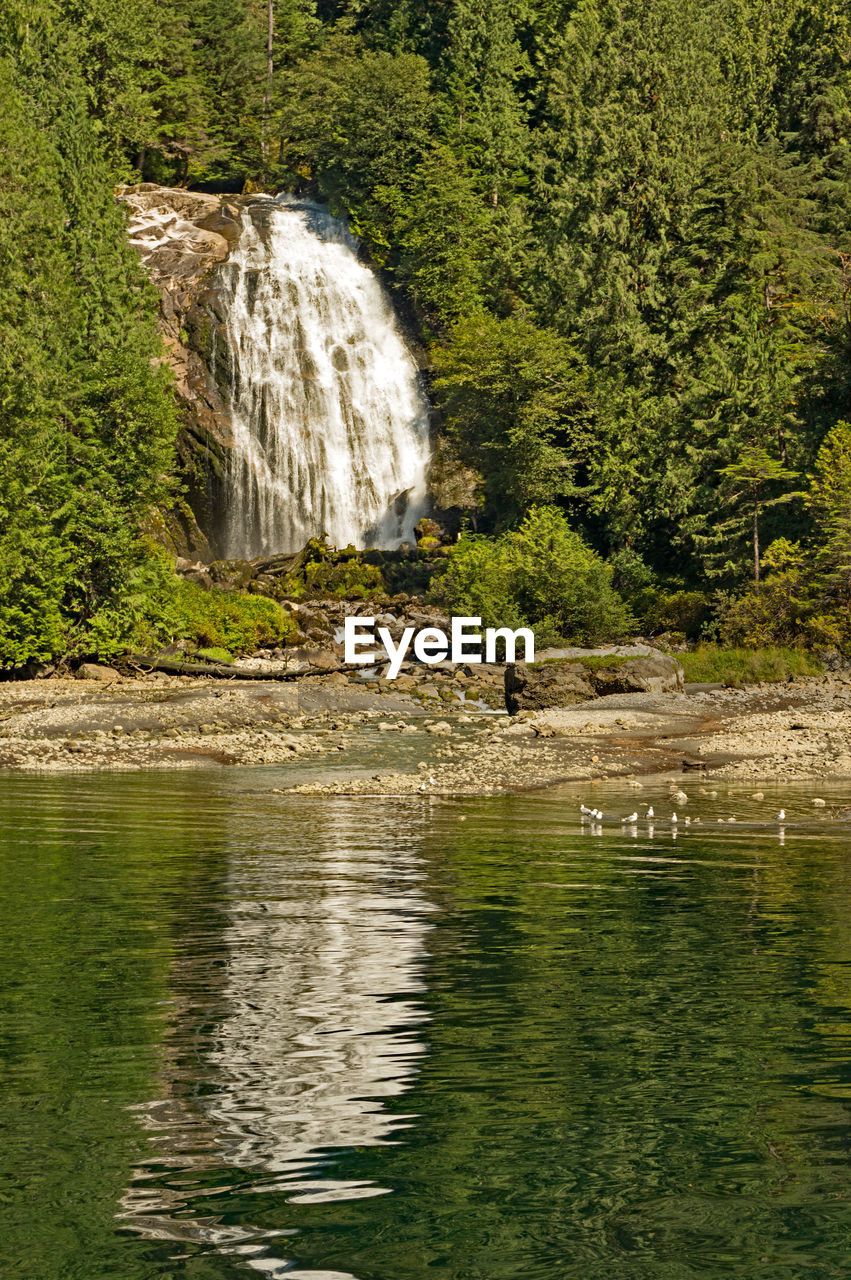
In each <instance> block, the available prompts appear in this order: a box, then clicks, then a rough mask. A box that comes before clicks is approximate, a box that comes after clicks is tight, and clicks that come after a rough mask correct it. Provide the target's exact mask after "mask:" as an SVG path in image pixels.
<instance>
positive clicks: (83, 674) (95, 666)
mask: <svg viewBox="0 0 851 1280" xmlns="http://www.w3.org/2000/svg"><path fill="white" fill-rule="evenodd" d="M76 675H77V679H78V680H98V681H99V682H100V683H101V684H112V681H113V680H118V679H119V675H118V672H117V671H115V670H114V668H112V667H102V666H101V665H100V663H99V662H83V663H81V665H80V666H79V667H78V668H77V672H76Z"/></svg>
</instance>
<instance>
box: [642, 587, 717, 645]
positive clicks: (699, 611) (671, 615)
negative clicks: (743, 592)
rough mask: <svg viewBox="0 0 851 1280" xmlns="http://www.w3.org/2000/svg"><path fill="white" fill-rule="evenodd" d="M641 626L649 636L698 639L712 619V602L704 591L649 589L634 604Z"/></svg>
mask: <svg viewBox="0 0 851 1280" xmlns="http://www.w3.org/2000/svg"><path fill="white" fill-rule="evenodd" d="M631 603H632V607H633V609H634V610H635V613H636V616H637V618H638V622H639V626H640V627H641V629H642V631H644V632H646V634H647V635H651V636H653V635H660V634H661V633H662V632H663V631H678V632H682V634H683V635H684V636H687V637H688V638H689V639H690V640H693V639H696V638H697V637H698V636H699V635H700V633H701V631H702V629H703V627H704V625H705V623H706V622H707V620H708V619H709V614H710V606H709V601H708V600H707V598H706V596H705V595H704V594H703V592H702V591H666V590H664V589H663V588H650V589H649V590H646V591H642V592H641V593H640V594H639V595H638V596H637V597H636V598H635V599H634V600H633V601H632V602H631Z"/></svg>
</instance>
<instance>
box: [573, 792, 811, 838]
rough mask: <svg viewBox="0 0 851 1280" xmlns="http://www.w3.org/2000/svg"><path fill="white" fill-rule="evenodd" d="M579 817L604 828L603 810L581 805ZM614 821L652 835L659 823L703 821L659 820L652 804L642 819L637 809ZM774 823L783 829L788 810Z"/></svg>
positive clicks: (679, 799) (680, 797)
mask: <svg viewBox="0 0 851 1280" xmlns="http://www.w3.org/2000/svg"><path fill="white" fill-rule="evenodd" d="M671 799H672V800H673V801H674V803H676V804H680V805H683V804H685V803H686V801H687V800H688V796H687V795H686V794H685V792H683V791H677V792H675V793H674V795H673V796H672V797H671ZM579 817H580V821H581V822H582V825H583V826H585V825H586V824H590V826H591V827H592V828H594V827H598V826H599V827H602V824H603V811H602V809H589V808H588V806H587V805H585V804H581V805H580V806H579ZM614 821H615V822H619V823H620V825H621V826H622V827H637V826H638V824H639V822H644V823H646V824H647V829H648V834H649V835H652V834H653V828H654V826H655V825H656V824H657V823H659V824H663V825H668V826H671V827H675V828H676V827H678V826H679V825H680V822H682V825H683V826H685V827H688V826H691V825H695V826H697V825H699V824H700V823H701V821H702V820H701V819H700V818H691V817H688V816H686V817H684V818H682V819H680V818H678V817H677V813H676V810H674V811H672V813H671V815H670V817H668V818H657V817H656V814H655V812H654V809H653V806H652V804H651V805H648V807H647V811H646V812H645V813H644V814H643V815H642V816H641V817H639V814H638V810H637V809H636V810H634V811H633V812H632V813H629V814H627V816H626V817H625V818H620V819H617V818H615V819H614ZM736 821H737V820H736V818H717V819H716V822H736ZM774 821H775V823H776V824H777V825H778V826H779V827H781V828H782V826H783V824H784V822H785V821H786V810H785V809H781V810H780V812H779V813H776V814H775V815H774Z"/></svg>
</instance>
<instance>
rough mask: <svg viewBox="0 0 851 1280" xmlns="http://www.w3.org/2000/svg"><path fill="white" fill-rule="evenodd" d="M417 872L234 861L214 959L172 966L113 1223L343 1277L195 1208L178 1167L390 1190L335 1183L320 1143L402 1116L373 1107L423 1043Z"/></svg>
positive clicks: (329, 1194) (308, 1189)
mask: <svg viewBox="0 0 851 1280" xmlns="http://www.w3.org/2000/svg"><path fill="white" fill-rule="evenodd" d="M419 878H420V870H419V860H418V859H417V858H415V857H414V856H412V855H410V854H393V853H391V852H389V851H388V850H386V849H375V850H364V849H359V850H357V851H356V852H355V851H350V852H337V853H334V852H333V851H331V850H328V851H326V853H325V854H324V855H322V854H319V853H318V852H317V850H316V849H313V850H311V857H310V858H308V857H307V856H304V857H300V856H298V855H295V854H282V853H280V852H275V853H273V852H270V851H268V850H262V851H258V852H255V853H249V852H240V853H236V854H234V855H233V856H232V858H231V863H230V870H229V874H228V878H227V884H226V887H225V897H226V919H225V921H224V929H223V931H222V932H221V933H220V935H219V937H220V944H221V945H223V946H224V964H222V957H216V956H214V955H210V954H206V955H205V954H201V955H198V956H190V957H188V958H186V959H185V960H184V961H182V962H181V965H180V966H179V967H178V971H176V973H175V983H174V985H175V989H176V1004H177V1007H178V1009H179V1010H180V1011H181V1012H180V1013H179V1014H178V1018H177V1025H176V1026H175V1027H174V1032H173V1037H172V1039H173V1042H174V1048H173V1049H172V1050H171V1051H170V1053H169V1059H170V1060H169V1062H168V1065H167V1066H166V1068H165V1071H164V1081H163V1085H164V1094H165V1095H166V1096H164V1097H162V1098H160V1099H158V1100H155V1101H152V1102H150V1103H148V1104H145V1105H143V1106H141V1107H139V1108H138V1109H137V1112H138V1115H139V1119H140V1121H141V1122H142V1124H143V1126H144V1128H145V1129H146V1130H147V1132H148V1134H149V1137H150V1141H151V1146H152V1153H151V1158H150V1159H149V1160H147V1161H146V1163H145V1166H144V1167H143V1168H139V1169H137V1170H136V1171H135V1177H134V1183H133V1185H132V1186H131V1188H130V1189H128V1191H127V1193H126V1195H125V1197H124V1199H123V1213H122V1218H123V1220H124V1223H125V1225H126V1226H128V1227H130V1228H131V1229H132V1230H134V1231H136V1232H138V1233H140V1234H141V1235H143V1236H146V1237H147V1238H149V1239H167V1240H173V1241H185V1242H187V1243H189V1242H193V1243H195V1244H197V1243H199V1242H200V1243H204V1244H206V1245H208V1246H213V1247H214V1248H215V1249H216V1250H217V1251H219V1252H225V1253H229V1254H238V1255H239V1256H240V1257H241V1259H242V1261H243V1262H244V1263H246V1264H247V1265H249V1266H253V1267H256V1269H258V1270H260V1271H262V1272H263V1273H264V1274H266V1275H276V1274H278V1273H279V1268H286V1274H287V1275H288V1276H290V1277H292V1276H299V1275H302V1274H304V1275H305V1276H306V1275H308V1274H309V1275H310V1276H311V1278H312V1280H320V1278H321V1277H333V1278H334V1280H336V1278H337V1277H342V1276H343V1273H339V1272H318V1271H315V1270H313V1271H310V1272H309V1273H308V1272H293V1271H292V1270H291V1269H290V1268H291V1267H292V1263H291V1262H288V1261H287V1260H286V1258H283V1257H279V1258H276V1257H270V1254H269V1250H270V1248H274V1245H273V1243H272V1242H273V1239H274V1237H276V1236H280V1235H284V1236H286V1235H289V1234H290V1233H289V1232H288V1231H270V1230H269V1229H268V1228H262V1229H260V1228H258V1229H257V1230H254V1229H252V1228H250V1227H247V1226H245V1225H240V1226H231V1225H226V1224H222V1223H221V1222H219V1221H218V1220H217V1219H216V1218H215V1217H202V1216H199V1215H198V1214H197V1213H195V1212H194V1211H192V1210H191V1209H189V1207H188V1206H189V1203H190V1201H191V1198H192V1196H193V1194H195V1193H196V1192H197V1186H196V1185H194V1184H193V1183H192V1179H191V1176H190V1179H189V1181H187V1173H188V1172H189V1171H190V1170H194V1171H196V1172H197V1173H198V1174H202V1173H203V1171H204V1170H209V1171H219V1172H218V1173H217V1175H216V1181H217V1186H218V1189H219V1190H221V1189H222V1188H221V1185H220V1183H219V1176H220V1173H221V1171H222V1170H223V1169H227V1168H232V1169H233V1170H234V1171H235V1173H237V1175H238V1182H239V1186H240V1189H241V1190H242V1191H246V1190H250V1191H252V1192H268V1191H270V1190H273V1189H276V1190H277V1191H278V1192H279V1193H280V1192H281V1191H283V1192H284V1193H285V1194H286V1197H287V1200H288V1201H289V1202H290V1203H296V1202H298V1203H302V1204H306V1203H322V1202H325V1201H333V1200H351V1199H360V1198H363V1197H368V1196H375V1195H380V1194H383V1193H384V1192H385V1191H386V1190H388V1189H387V1188H384V1187H381V1186H379V1185H377V1184H375V1183H372V1182H353V1181H347V1180H342V1179H335V1178H334V1177H333V1174H332V1173H331V1169H332V1168H333V1154H332V1153H333V1151H334V1150H335V1149H340V1148H350V1147H355V1146H357V1147H365V1146H378V1145H384V1144H386V1143H388V1142H392V1141H393V1140H394V1135H395V1134H396V1133H397V1132H398V1131H399V1130H400V1129H403V1128H405V1127H406V1126H407V1121H408V1120H409V1119H410V1117H409V1116H406V1115H404V1114H402V1113H401V1112H399V1111H393V1112H391V1111H388V1110H387V1109H385V1105H384V1100H386V1099H389V1098H393V1097H396V1096H398V1095H400V1094H403V1093H404V1092H405V1091H406V1090H407V1088H408V1087H409V1083H410V1080H411V1078H412V1076H413V1073H414V1072H415V1070H416V1067H417V1063H418V1060H419V1058H420V1055H421V1054H422V1053H423V1045H422V1043H421V1042H420V1040H419V1039H418V1037H417V1028H418V1026H419V1025H420V1024H421V1022H422V1021H423V1018H424V1014H423V1013H422V1010H421V1008H420V1005H419V1003H418V1000H417V996H418V994H419V993H420V992H421V991H422V990H423V986H422V979H421V976H420V966H421V960H422V957H423V954H424V939H425V936H426V934H427V932H428V931H429V928H430V925H429V916H430V914H431V913H432V912H433V910H434V908H433V907H432V905H431V904H430V903H429V902H428V901H427V899H426V898H425V897H424V896H423V894H422V892H421V890H420V889H419V887H418V880H419ZM217 975H218V976H217ZM199 985H200V987H201V988H202V989H203V990H204V992H205V995H204V997H203V998H202V1002H201V1003H202V1007H201V1008H199V1007H198V1005H199V1002H198V995H197V991H198V988H199ZM181 987H182V988H183V992H181ZM205 1001H206V1004H207V1006H208V1007H207V1008H206V1009H205V1008H204V1007H203V1003H204V1002H205ZM187 1050H188V1052H187ZM181 1060H185V1061H186V1066H185V1067H183V1066H181ZM199 1079H200V1081H201V1087H200V1088H199ZM276 1252H277V1250H276ZM281 1274H283V1273H282V1272H281Z"/></svg>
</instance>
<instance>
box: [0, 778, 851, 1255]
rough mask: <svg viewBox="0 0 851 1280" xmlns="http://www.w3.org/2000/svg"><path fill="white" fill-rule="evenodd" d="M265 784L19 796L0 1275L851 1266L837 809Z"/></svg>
mask: <svg viewBox="0 0 851 1280" xmlns="http://www.w3.org/2000/svg"><path fill="white" fill-rule="evenodd" d="M279 783H280V779H279V777H278V776H276V774H275V771H259V772H258V771H255V772H253V773H252V772H250V771H235V772H231V773H225V772H218V773H209V774H207V773H199V774H185V775H177V776H172V777H165V776H163V775H135V776H129V777H106V776H104V777H99V778H97V777H96V778H87V777H83V778H65V779H45V778H42V779H39V778H25V777H6V778H4V779H3V780H2V782H0V840H2V856H0V983H1V984H2V1007H0V1275H2V1276H3V1277H4V1280H12V1278H13V1277H14V1278H15V1280H17V1278H18V1277H21V1278H26V1280H42V1278H43V1280H55V1278H57V1277H69V1278H71V1277H73V1278H75V1280H95V1278H96V1277H115V1278H116V1280H142V1278H147V1277H170V1276H187V1277H193V1278H197V1280H201V1278H202V1277H204V1278H208V1277H209V1278H210V1280H212V1278H213V1277H234V1280H236V1278H238V1277H245V1276H250V1275H252V1274H254V1275H262V1276H266V1277H269V1276H272V1277H281V1276H287V1277H289V1280H301V1278H305V1280H306V1278H307V1277H310V1278H312V1280H322V1278H324V1280H330V1278H331V1277H333V1278H334V1280H340V1278H343V1277H346V1278H349V1277H355V1278H356V1280H409V1278H410V1280H426V1278H427V1277H433V1278H434V1280H450V1278H451V1280H462V1278H463V1280H519V1278H520V1277H523V1278H524V1280H538V1278H540V1280H563V1278H564V1277H577V1278H581V1280H598V1278H599V1280H603V1278H606V1280H609V1278H610V1277H616V1278H618V1280H621V1278H623V1280H632V1278H633V1277H634V1278H636V1280H637V1278H639V1277H641V1278H642V1280H643V1278H645V1277H646V1278H647V1280H665V1278H668V1277H670V1278H672V1280H674V1278H676V1280H681V1278H682V1280H686V1278H688V1277H713V1278H714V1277H738V1278H741V1280H762V1278H763V1277H764V1278H765V1280H768V1278H769V1277H770V1278H771V1280H784V1278H786V1277H788V1278H790V1280H791V1278H792V1277H796V1278H798V1277H822V1276H824V1277H830V1276H834V1277H839V1276H841V1277H847V1276H848V1275H849V1273H851V1162H849V1146H851V1140H850V1139H851V1129H849V1100H851V982H849V960H851V832H849V828H848V827H847V825H843V824H842V823H839V822H831V821H829V820H825V821H823V822H821V823H816V822H813V821H810V818H811V817H812V814H811V812H809V813H808V812H807V809H806V805H807V803H808V798H807V797H805V796H803V795H801V797H800V798H799V800H800V802H799V803H797V802H796V798H795V797H794V796H792V797H791V798H790V796H789V793H786V796H785V800H786V807H787V810H789V812H790V814H791V815H792V822H791V823H790V825H789V826H788V827H787V829H786V830H785V832H783V833H782V834H780V833H778V832H777V831H776V830H775V829H774V827H773V826H771V825H770V824H766V825H763V826H753V827H749V826H747V825H746V824H745V823H744V822H740V824H739V825H737V826H736V827H733V826H732V825H730V826H726V825H719V826H718V827H717V828H710V827H709V826H708V825H704V826H702V827H700V828H698V827H691V828H689V829H683V830H681V831H680V832H679V834H678V836H677V838H676V839H674V838H673V836H672V833H671V831H670V829H665V828H660V827H657V828H656V830H655V831H654V834H653V836H652V837H651V836H649V835H648V833H647V832H646V829H644V828H643V827H642V828H640V829H638V830H636V831H632V832H630V831H621V830H620V829H616V828H614V827H612V828H604V830H603V833H602V835H592V834H591V833H590V832H588V831H586V832H582V831H581V830H580V828H579V825H578V823H577V821H576V800H575V798H574V797H573V796H572V795H567V794H564V795H556V794H555V793H550V794H546V795H544V794H542V795H536V796H531V797H529V796H526V797H522V796H521V797H509V798H493V799H487V800H468V801H460V802H454V801H438V800H427V799H422V800H421V799H419V798H416V799H410V798H408V799H405V800H397V801H393V800H387V801H376V800H374V799H370V800H362V799H358V800H355V799H351V800H349V799H344V798H339V799H337V798H335V799H332V800H328V799H325V798H322V799H319V798H315V797H293V798H288V797H286V796H282V795H273V794H270V793H269V790H268V788H269V787H271V786H275V785H279ZM647 798H650V797H649V796H648V797H647ZM621 801H622V803H621ZM633 801H634V797H629V796H624V797H617V796H615V797H614V798H613V797H612V796H611V795H610V794H609V793H607V804H608V803H611V806H612V808H613V810H617V808H618V805H620V809H621V811H622V812H627V808H625V807H624V806H625V805H629V806H630V807H631V805H632V803H633ZM715 803H716V804H717V805H718V806H719V811H721V809H725V812H730V811H733V809H736V808H738V810H739V816H740V818H741V817H747V813H745V812H744V809H746V807H747V806H745V805H744V804H743V803H740V802H739V800H738V799H737V798H735V797H734V798H733V799H729V798H726V799H724V800H720V801H717V802H715ZM796 805H797V807H796ZM725 806H726V808H725ZM658 807H659V806H658V800H657V808H658ZM663 807H664V804H663ZM690 811H691V812H692V813H697V812H701V810H700V806H699V805H698V806H695V807H692V809H691V810H690ZM703 812H704V816H705V817H706V818H707V819H708V818H709V817H711V816H714V812H715V811H714V810H713V809H712V806H711V803H710V802H709V801H706V802H705V803H704V809H703ZM796 813H799V814H800V818H801V819H802V821H801V822H798V821H796V818H795V815H796ZM803 819H806V821H803Z"/></svg>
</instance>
